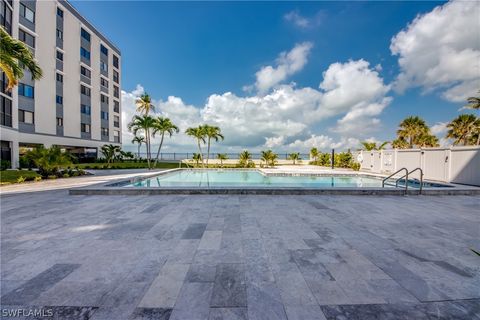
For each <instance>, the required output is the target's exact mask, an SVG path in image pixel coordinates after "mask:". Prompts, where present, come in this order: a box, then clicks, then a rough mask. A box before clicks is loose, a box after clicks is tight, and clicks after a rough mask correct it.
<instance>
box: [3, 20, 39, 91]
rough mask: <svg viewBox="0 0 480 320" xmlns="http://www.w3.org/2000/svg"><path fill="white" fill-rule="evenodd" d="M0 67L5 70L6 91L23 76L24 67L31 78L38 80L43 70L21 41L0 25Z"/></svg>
mask: <svg viewBox="0 0 480 320" xmlns="http://www.w3.org/2000/svg"><path fill="white" fill-rule="evenodd" d="M0 69H1V70H2V71H3V72H5V75H6V77H7V79H8V84H7V87H6V90H7V91H10V90H12V88H13V87H14V86H16V85H17V84H18V80H19V79H21V78H22V77H23V71H24V69H27V70H29V71H30V73H31V74H32V80H39V79H40V78H41V77H42V75H43V71H42V69H41V68H40V66H39V65H38V62H37V60H35V56H34V55H33V53H32V52H31V51H30V49H29V48H28V47H27V46H26V45H25V44H24V43H23V42H21V41H19V40H17V39H14V38H12V37H11V36H10V35H9V34H8V32H6V31H5V29H3V27H1V26H0Z"/></svg>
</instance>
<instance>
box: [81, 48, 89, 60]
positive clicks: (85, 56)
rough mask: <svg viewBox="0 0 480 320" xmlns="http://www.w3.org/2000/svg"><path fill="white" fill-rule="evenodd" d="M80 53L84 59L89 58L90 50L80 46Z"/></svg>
mask: <svg viewBox="0 0 480 320" xmlns="http://www.w3.org/2000/svg"><path fill="white" fill-rule="evenodd" d="M80 55H81V56H82V57H84V58H85V59H87V60H90V51H88V50H87V49H85V48H84V47H80Z"/></svg>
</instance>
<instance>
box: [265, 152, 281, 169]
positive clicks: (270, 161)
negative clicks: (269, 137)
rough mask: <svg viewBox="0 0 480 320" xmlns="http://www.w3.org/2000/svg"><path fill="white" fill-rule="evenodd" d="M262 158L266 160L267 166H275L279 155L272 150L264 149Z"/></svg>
mask: <svg viewBox="0 0 480 320" xmlns="http://www.w3.org/2000/svg"><path fill="white" fill-rule="evenodd" d="M261 155H262V156H261V160H262V161H264V162H265V165H266V166H267V167H273V166H275V163H276V162H277V159H278V155H277V154H276V153H274V152H273V151H272V150H267V151H262V152H261Z"/></svg>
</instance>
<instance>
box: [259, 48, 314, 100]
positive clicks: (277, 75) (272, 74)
mask: <svg viewBox="0 0 480 320" xmlns="http://www.w3.org/2000/svg"><path fill="white" fill-rule="evenodd" d="M312 47H313V44H312V43H311V42H303V43H300V44H297V45H295V47H294V48H293V49H292V50H290V51H289V52H282V53H280V55H279V56H278V58H277V60H276V66H264V67H262V68H261V69H260V70H259V71H257V73H256V74H255V76H256V82H255V87H256V88H257V90H258V92H260V93H265V92H267V91H268V90H270V89H271V88H273V87H274V86H276V85H277V84H279V83H281V82H282V81H285V80H286V79H287V77H289V76H291V75H293V74H295V73H297V72H298V71H300V70H302V69H303V67H304V66H305V65H306V64H307V61H308V54H309V53H310V50H311V49H312Z"/></svg>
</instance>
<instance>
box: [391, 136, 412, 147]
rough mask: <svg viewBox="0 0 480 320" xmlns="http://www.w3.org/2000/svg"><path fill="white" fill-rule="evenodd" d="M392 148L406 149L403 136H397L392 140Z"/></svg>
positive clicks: (405, 141) (406, 144)
mask: <svg viewBox="0 0 480 320" xmlns="http://www.w3.org/2000/svg"><path fill="white" fill-rule="evenodd" d="M392 148H394V149H407V148H408V142H407V140H405V139H404V138H397V139H395V140H393V141H392Z"/></svg>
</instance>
